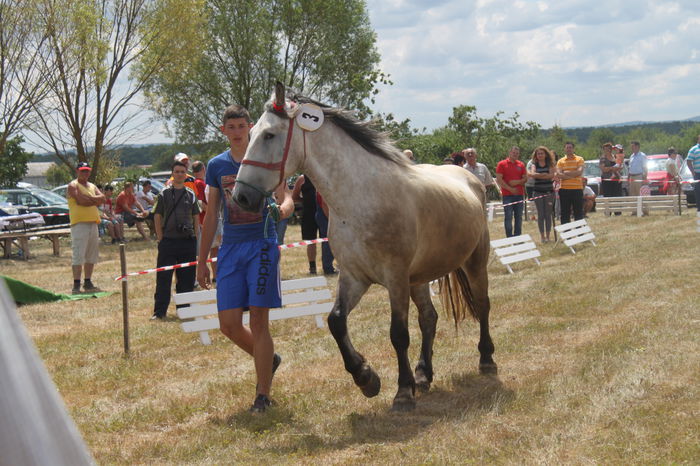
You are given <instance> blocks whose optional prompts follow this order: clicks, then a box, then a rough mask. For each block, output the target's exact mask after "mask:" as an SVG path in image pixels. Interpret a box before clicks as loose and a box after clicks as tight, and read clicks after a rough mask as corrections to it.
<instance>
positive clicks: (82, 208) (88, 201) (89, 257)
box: [66, 162, 105, 294]
mask: <svg viewBox="0 0 700 466" xmlns="http://www.w3.org/2000/svg"><path fill="white" fill-rule="evenodd" d="M77 171H78V177H77V178H76V179H75V180H73V181H71V182H70V184H68V189H67V193H66V197H67V198H68V212H69V215H70V230H71V231H70V233H71V234H70V236H71V246H72V248H73V294H80V276H81V274H82V271H83V268H85V281H84V282H83V290H84V291H85V292H86V293H95V292H97V291H100V289H99V288H97V287H96V286H95V285H94V284H93V283H92V272H93V270H94V268H95V264H96V263H97V259H98V258H99V252H98V245H99V234H98V232H97V226H98V225H99V224H100V211H99V210H98V209H97V206H99V205H102V204H103V203H104V202H105V196H104V194H102V193H101V192H100V190H99V189H97V186H95V185H94V184H92V183H90V182H89V181H88V178H89V177H90V172H91V171H92V168H90V165H88V163H87V162H80V163H78V166H77Z"/></svg>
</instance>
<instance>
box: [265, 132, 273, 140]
mask: <svg viewBox="0 0 700 466" xmlns="http://www.w3.org/2000/svg"><path fill="white" fill-rule="evenodd" d="M274 137H275V135H274V134H272V133H265V135H264V136H263V138H264V139H272V138H274Z"/></svg>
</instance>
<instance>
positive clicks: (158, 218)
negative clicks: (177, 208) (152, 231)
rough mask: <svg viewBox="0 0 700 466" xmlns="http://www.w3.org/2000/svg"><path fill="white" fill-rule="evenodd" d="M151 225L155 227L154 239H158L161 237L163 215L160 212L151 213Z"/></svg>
mask: <svg viewBox="0 0 700 466" xmlns="http://www.w3.org/2000/svg"><path fill="white" fill-rule="evenodd" d="M153 225H154V226H155V228H156V239H157V240H158V241H160V240H162V239H163V216H162V215H160V214H154V215H153Z"/></svg>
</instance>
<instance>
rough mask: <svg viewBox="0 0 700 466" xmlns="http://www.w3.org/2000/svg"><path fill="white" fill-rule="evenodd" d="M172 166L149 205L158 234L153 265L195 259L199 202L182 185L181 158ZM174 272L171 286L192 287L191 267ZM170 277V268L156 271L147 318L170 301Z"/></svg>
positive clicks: (162, 311) (160, 312)
mask: <svg viewBox="0 0 700 466" xmlns="http://www.w3.org/2000/svg"><path fill="white" fill-rule="evenodd" d="M172 167H173V168H172V175H173V178H172V179H173V182H172V184H171V185H170V186H168V187H167V188H165V189H164V190H163V191H161V192H160V193H159V194H158V197H157V198H156V203H155V205H154V206H153V222H154V224H155V228H156V237H157V238H158V259H157V267H165V266H168V265H175V264H180V263H182V262H193V261H195V260H197V234H198V230H197V229H196V228H195V226H196V225H197V222H198V220H199V219H198V216H199V203H198V202H197V196H196V195H195V193H194V192H192V190H191V189H189V188H187V187H185V179H186V178H187V166H186V165H185V164H184V163H182V162H175V163H173V165H172ZM175 273H176V274H177V284H176V285H175V290H176V291H177V292H178V293H186V292H188V291H192V290H193V289H194V279H195V273H196V269H195V268H194V267H184V268H181V269H177V270H176V272H175ZM172 280H173V271H172V270H167V271H163V272H158V273H157V275H156V292H155V295H154V301H155V303H154V307H153V316H152V317H151V320H156V319H157V320H163V319H165V316H166V314H167V312H168V306H169V305H170V288H171V286H172Z"/></svg>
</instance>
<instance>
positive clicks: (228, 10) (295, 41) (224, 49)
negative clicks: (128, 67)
mask: <svg viewBox="0 0 700 466" xmlns="http://www.w3.org/2000/svg"><path fill="white" fill-rule="evenodd" d="M204 17H205V18H206V21H207V25H206V26H205V28H204V29H205V30H206V31H207V34H208V40H207V41H206V43H205V45H204V46H203V47H202V48H201V49H200V53H199V54H198V55H197V57H195V58H193V59H192V60H190V61H189V62H188V63H184V64H182V66H181V67H179V68H177V69H176V68H171V69H169V70H167V72H164V73H160V74H158V76H156V77H155V79H154V80H153V81H152V82H150V83H149V84H148V86H147V90H148V93H147V96H148V102H149V103H150V105H151V107H152V108H153V109H154V110H155V111H156V113H157V114H158V115H160V117H161V118H163V119H164V120H166V121H167V122H168V124H169V125H170V126H169V127H168V129H169V131H170V132H171V133H174V134H175V135H176V136H177V138H178V140H180V141H185V142H194V141H201V140H216V139H218V140H221V136H220V134H219V133H218V131H217V128H218V127H219V126H220V125H221V122H220V118H221V113H222V111H223V109H224V108H225V107H226V106H228V105H230V104H232V103H238V104H241V105H243V106H245V107H246V108H248V109H249V110H250V111H251V114H252V115H253V117H255V116H257V115H259V114H260V113H261V111H262V106H263V104H264V103H265V101H267V99H268V98H269V95H270V92H271V90H272V88H273V85H274V82H275V80H277V79H279V80H281V81H283V82H285V84H287V86H288V87H291V88H294V89H296V90H297V91H299V92H302V93H304V94H306V95H309V96H310V97H314V98H316V99H318V100H320V101H323V102H325V103H329V104H334V105H338V106H343V107H347V108H354V109H357V110H360V111H361V113H362V114H363V115H367V114H369V113H370V112H369V108H368V107H367V105H366V101H367V100H369V102H370V103H371V102H372V98H373V96H374V95H375V94H376V92H377V90H376V85H377V83H379V82H388V80H387V77H386V76H385V75H384V74H383V73H382V72H381V71H380V70H379V69H378V64H379V54H378V52H377V50H376V47H375V42H376V37H375V34H374V31H373V30H372V28H371V26H370V23H369V19H368V15H367V10H366V6H365V1H364V0H238V1H235V2H232V1H230V0H206V2H205V13H204ZM152 52H153V53H157V49H152Z"/></svg>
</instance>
